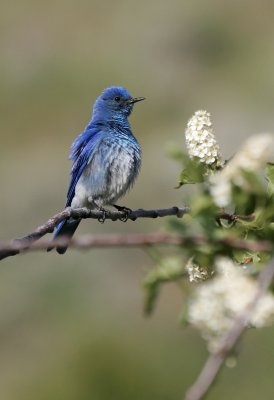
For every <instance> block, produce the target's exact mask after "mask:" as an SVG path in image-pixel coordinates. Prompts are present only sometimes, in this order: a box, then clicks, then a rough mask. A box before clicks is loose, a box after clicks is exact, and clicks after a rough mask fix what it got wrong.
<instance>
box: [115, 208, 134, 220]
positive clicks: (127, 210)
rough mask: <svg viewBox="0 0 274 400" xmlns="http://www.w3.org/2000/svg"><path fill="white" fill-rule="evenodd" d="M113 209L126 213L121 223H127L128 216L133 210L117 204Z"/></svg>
mask: <svg viewBox="0 0 274 400" xmlns="http://www.w3.org/2000/svg"><path fill="white" fill-rule="evenodd" d="M113 207H115V208H116V210H118V211H121V212H123V213H124V216H122V217H121V218H120V221H122V222H127V220H128V216H129V214H130V213H131V212H132V209H131V208H128V207H124V206H118V205H117V204H113Z"/></svg>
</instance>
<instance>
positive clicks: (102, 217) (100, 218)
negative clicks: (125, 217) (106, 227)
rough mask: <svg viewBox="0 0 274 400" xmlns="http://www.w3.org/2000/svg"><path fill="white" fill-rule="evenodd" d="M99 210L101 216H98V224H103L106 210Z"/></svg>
mask: <svg viewBox="0 0 274 400" xmlns="http://www.w3.org/2000/svg"><path fill="white" fill-rule="evenodd" d="M99 211H101V212H102V216H101V217H99V218H98V221H99V222H100V224H103V223H104V222H105V220H106V215H107V210H105V209H104V208H101V207H100V208H99Z"/></svg>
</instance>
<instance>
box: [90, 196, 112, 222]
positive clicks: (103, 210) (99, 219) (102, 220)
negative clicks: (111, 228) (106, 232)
mask: <svg viewBox="0 0 274 400" xmlns="http://www.w3.org/2000/svg"><path fill="white" fill-rule="evenodd" d="M92 203H93V204H94V206H95V207H96V208H97V209H98V210H99V211H101V212H102V213H103V214H102V216H101V217H99V218H98V221H99V222H100V224H103V223H104V222H105V220H106V215H107V213H108V212H109V211H108V210H106V209H105V208H104V207H102V206H100V205H99V204H97V203H96V201H94V200H92Z"/></svg>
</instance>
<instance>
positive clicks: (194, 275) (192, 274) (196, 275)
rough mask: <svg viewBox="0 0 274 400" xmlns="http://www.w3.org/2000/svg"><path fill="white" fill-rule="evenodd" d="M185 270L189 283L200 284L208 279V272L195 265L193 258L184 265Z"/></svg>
mask: <svg viewBox="0 0 274 400" xmlns="http://www.w3.org/2000/svg"><path fill="white" fill-rule="evenodd" d="M186 270H187V272H188V276H189V282H191V283H192V282H196V283H198V282H202V281H204V280H206V279H207V278H208V276H209V275H208V272H207V270H206V269H205V268H203V267H201V266H200V265H198V264H195V263H194V262H193V257H191V258H190V259H189V260H188V262H187V264H186Z"/></svg>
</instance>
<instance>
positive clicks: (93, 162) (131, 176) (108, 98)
mask: <svg viewBox="0 0 274 400" xmlns="http://www.w3.org/2000/svg"><path fill="white" fill-rule="evenodd" d="M144 99H145V98H144V97H135V98H133V97H132V96H131V95H130V94H129V92H128V91H127V90H126V89H125V88H123V87H116V86H113V87H109V88H107V89H105V90H104V91H103V92H102V94H101V95H100V96H99V97H98V98H97V100H96V101H95V103H94V107H93V114H92V118H91V121H90V122H89V124H88V125H87V127H86V128H85V130H84V131H83V133H81V134H80V135H79V136H78V137H77V138H76V139H75V141H74V142H73V144H72V146H71V151H70V156H69V158H70V159H71V160H72V161H73V165H72V169H71V179H70V184H69V188H68V193H67V201H66V207H69V206H71V207H72V208H78V207H88V208H91V209H103V207H104V206H106V205H115V202H116V201H117V200H118V199H119V198H120V197H122V196H123V195H124V194H125V193H126V192H127V191H128V190H129V189H130V188H131V187H132V185H133V183H134V181H135V179H136V177H137V175H138V173H139V170H140V166H141V148H140V145H139V143H138V142H137V140H136V138H135V137H134V135H133V134H132V132H131V127H130V124H129V122H128V117H129V115H130V114H131V111H132V109H133V105H134V104H135V103H137V102H138V101H141V100H144ZM79 223H80V220H79V219H77V220H75V219H72V218H70V219H68V220H65V221H62V222H60V223H59V224H58V225H57V227H56V230H55V232H54V238H57V237H58V236H61V235H65V236H67V237H72V236H73V234H74V232H75V230H76V229H77V227H78V225H79ZM48 250H51V248H49V249H48ZM56 250H57V252H58V253H59V254H63V253H65V252H66V250H67V246H62V247H57V248H56Z"/></svg>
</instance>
